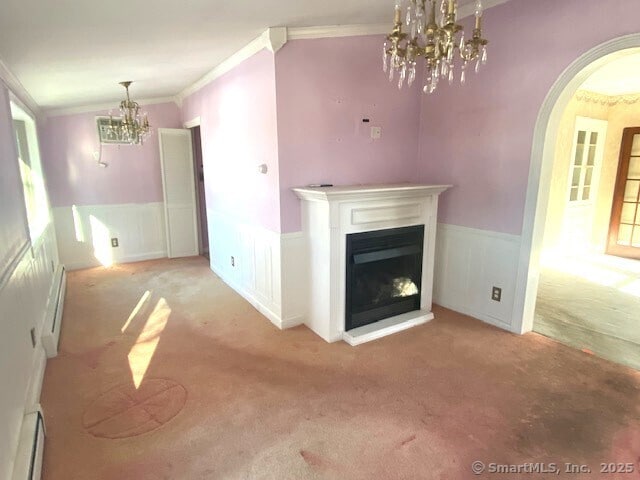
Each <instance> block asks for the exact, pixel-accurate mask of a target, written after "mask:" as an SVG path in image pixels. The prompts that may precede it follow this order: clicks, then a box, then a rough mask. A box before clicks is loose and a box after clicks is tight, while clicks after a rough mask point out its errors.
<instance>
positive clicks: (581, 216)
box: [563, 117, 608, 250]
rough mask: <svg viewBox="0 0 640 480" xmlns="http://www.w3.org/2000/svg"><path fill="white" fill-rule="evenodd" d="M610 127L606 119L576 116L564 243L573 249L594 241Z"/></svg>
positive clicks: (564, 225)
mask: <svg viewBox="0 0 640 480" xmlns="http://www.w3.org/2000/svg"><path fill="white" fill-rule="evenodd" d="M607 126H608V123H607V122H606V121H605V120H597V119H594V118H587V117H576V125H575V131H574V135H573V147H572V152H571V164H570V167H569V168H570V170H569V185H568V191H567V208H566V209H565V213H564V220H563V237H564V243H565V245H569V246H570V247H571V249H572V250H575V249H580V248H588V246H589V244H590V243H591V237H592V232H593V218H594V205H595V203H596V197H597V193H598V184H599V181H600V170H601V168H602V160H603V157H604V146H605V140H606V137H607Z"/></svg>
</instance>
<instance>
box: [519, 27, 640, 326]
mask: <svg viewBox="0 0 640 480" xmlns="http://www.w3.org/2000/svg"><path fill="white" fill-rule="evenodd" d="M636 48H640V33H634V34H631V35H626V36H623V37H619V38H616V39H613V40H610V41H608V42H605V43H603V44H601V45H599V46H597V47H595V48H592V49H591V50H589V51H588V52H587V53H585V54H583V55H581V56H580V57H579V58H578V59H576V60H575V61H574V62H573V63H572V64H571V65H570V66H569V67H567V68H566V69H565V71H564V72H562V74H561V75H560V77H559V78H558V80H556V82H555V83H554V85H553V87H551V90H549V93H548V94H547V97H546V98H545V100H544V102H543V104H542V107H541V108H540V112H539V113H538V118H537V121H536V126H535V130H534V133H533V144H532V148H531V163H530V168H529V181H528V185H527V196H526V202H525V209H524V219H523V227H522V244H521V248H520V257H519V262H518V276H517V280H516V291H515V303H514V310H513V312H514V321H516V322H518V323H519V324H518V325H514V329H516V330H517V331H518V332H519V333H526V332H529V331H531V330H532V329H533V319H534V311H535V305H536V295H537V292H538V281H539V265H540V250H541V248H542V239H543V235H544V225H545V220H546V214H547V206H548V203H549V189H550V180H551V173H552V168H553V161H554V152H555V145H556V140H557V137H558V127H559V125H560V121H561V118H562V113H563V112H564V109H565V108H566V107H567V105H568V104H569V101H570V99H571V98H572V97H573V95H574V94H575V93H576V92H577V91H578V89H579V88H580V86H581V85H582V84H583V83H584V81H585V80H586V79H587V78H588V77H589V76H590V75H591V74H593V73H594V72H595V71H596V70H598V69H599V68H600V67H602V66H603V65H605V64H607V63H609V62H610V61H612V60H614V59H616V58H620V57H623V56H625V55H627V54H629V52H628V51H627V52H625V51H624V50H628V49H636ZM605 57H606V58H605Z"/></svg>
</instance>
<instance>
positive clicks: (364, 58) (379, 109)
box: [276, 35, 420, 232]
mask: <svg viewBox="0 0 640 480" xmlns="http://www.w3.org/2000/svg"><path fill="white" fill-rule="evenodd" d="M383 41H384V40H383V37H382V36H378V35H375V36H362V37H347V38H327V39H318V40H293V41H290V42H288V43H287V44H286V45H285V46H284V47H283V48H282V49H281V50H280V51H278V53H277V54H276V88H277V92H278V139H279V142H278V145H279V153H280V195H281V214H280V215H281V223H282V231H283V232H293V231H298V230H300V202H299V200H298V199H297V197H295V195H294V194H293V193H292V192H291V188H292V187H296V186H301V185H307V184H309V183H320V182H322V183H333V184H335V185H346V184H359V183H382V182H385V183H389V182H403V181H411V180H415V175H416V172H417V164H416V160H417V146H418V122H419V115H420V102H419V97H418V95H419V90H418V88H417V87H416V86H415V85H414V87H413V88H411V89H407V88H406V87H405V89H404V90H402V91H398V89H397V87H396V86H395V82H394V84H389V82H388V80H387V79H386V77H385V75H384V73H383V72H382V44H383ZM363 118H369V119H370V120H371V123H369V124H363V123H362V119H363ZM371 126H379V127H382V138H381V139H380V140H376V141H373V140H371V138H370V127H371Z"/></svg>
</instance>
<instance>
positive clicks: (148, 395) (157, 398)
mask: <svg viewBox="0 0 640 480" xmlns="http://www.w3.org/2000/svg"><path fill="white" fill-rule="evenodd" d="M186 399H187V391H186V389H185V388H184V386H182V385H180V384H179V383H177V382H174V381H173V380H167V379H159V378H152V379H146V380H144V381H143V383H142V384H141V385H140V386H139V388H137V389H136V388H135V387H134V386H133V385H132V384H131V383H126V384H121V385H118V386H117V387H115V388H113V389H111V390H109V391H107V392H105V393H104V394H102V395H100V396H99V397H98V398H97V399H96V400H95V401H94V402H93V403H92V404H91V405H90V406H89V407H88V408H87V409H86V410H85V412H84V415H83V416H82V424H83V426H84V428H85V430H86V431H87V432H88V433H90V434H91V435H93V436H94V437H100V438H109V439H119V438H128V437H135V436H137V435H142V434H143V433H147V432H151V431H153V430H155V429H157V428H159V427H161V426H162V425H164V424H165V423H167V422H168V421H169V420H171V419H172V418H174V417H175V416H176V415H177V414H178V413H180V411H181V410H182V408H183V407H184V404H185V402H186Z"/></svg>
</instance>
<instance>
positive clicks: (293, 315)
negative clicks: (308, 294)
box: [208, 212, 306, 329]
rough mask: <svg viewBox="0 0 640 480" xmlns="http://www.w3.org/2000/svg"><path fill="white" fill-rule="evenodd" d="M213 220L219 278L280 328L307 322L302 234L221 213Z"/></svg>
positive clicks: (214, 264)
mask: <svg viewBox="0 0 640 480" xmlns="http://www.w3.org/2000/svg"><path fill="white" fill-rule="evenodd" d="M208 216H209V238H210V239H211V244H210V251H211V269H212V270H213V271H214V272H215V273H216V275H218V276H219V277H220V278H221V279H222V280H223V281H224V282H225V283H227V284H228V285H229V286H230V287H231V288H233V289H234V290H235V291H236V292H238V293H239V294H240V295H242V296H243V297H244V298H245V299H246V300H247V301H248V302H249V303H251V304H252V305H253V306H254V307H255V308H256V309H257V310H258V311H259V312H260V313H262V314H263V315H264V316H265V317H267V318H268V319H269V320H270V321H271V322H272V323H273V324H274V325H275V326H277V327H278V328H280V329H286V328H291V327H295V326H297V325H301V324H302V323H304V308H305V300H304V299H305V291H306V287H305V283H304V282H306V277H305V275H304V271H303V270H300V268H301V264H302V263H303V262H300V261H299V259H300V255H303V254H304V247H305V243H304V237H303V236H302V234H301V233H293V234H284V235H282V234H279V233H276V232H272V231H271V230H267V229H264V228H262V227H259V226H256V225H247V224H243V223H239V222H237V221H235V219H233V218H231V217H229V216H228V215H225V214H222V213H219V212H208ZM232 257H233V265H232V260H231V258H232Z"/></svg>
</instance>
